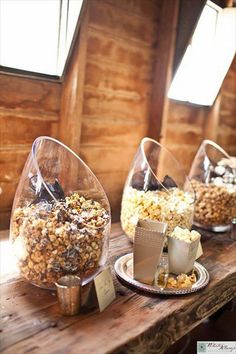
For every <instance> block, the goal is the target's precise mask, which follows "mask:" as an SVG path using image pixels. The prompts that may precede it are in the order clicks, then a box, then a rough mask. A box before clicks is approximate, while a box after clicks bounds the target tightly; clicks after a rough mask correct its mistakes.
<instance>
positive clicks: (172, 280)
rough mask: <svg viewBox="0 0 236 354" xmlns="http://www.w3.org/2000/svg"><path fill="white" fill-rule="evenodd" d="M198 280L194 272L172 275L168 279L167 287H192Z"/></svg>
mask: <svg viewBox="0 0 236 354" xmlns="http://www.w3.org/2000/svg"><path fill="white" fill-rule="evenodd" d="M196 281H197V278H196V275H195V273H194V272H193V273H192V274H191V275H187V274H180V275H178V276H177V277H173V276H170V277H168V280H167V285H166V287H167V289H171V288H178V289H181V288H191V287H192V286H193V284H195V283H196Z"/></svg>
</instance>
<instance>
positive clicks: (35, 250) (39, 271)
mask: <svg viewBox="0 0 236 354" xmlns="http://www.w3.org/2000/svg"><path fill="white" fill-rule="evenodd" d="M12 220H13V221H12V230H11V236H12V241H13V247H14V249H15V253H16V256H17V257H18V259H19V267H20V271H21V274H22V276H24V277H25V278H26V279H28V280H29V281H31V282H32V283H34V284H36V285H39V286H43V287H49V288H51V287H53V285H54V283H55V282H56V281H57V280H58V279H59V278H60V277H61V276H63V275H65V274H68V273H70V274H78V275H79V276H81V277H82V278H83V277H85V276H86V275H88V274H90V273H91V274H92V273H93V272H94V271H95V270H96V268H98V267H99V262H100V259H101V257H102V249H103V244H104V239H105V235H106V233H107V227H109V213H108V212H107V211H106V210H105V209H104V208H103V207H102V206H101V204H100V203H98V202H96V201H94V200H89V199H85V198H84V197H83V196H80V195H79V194H77V193H73V194H72V195H71V196H69V197H66V198H65V199H64V200H63V201H58V202H45V201H41V202H39V203H37V204H32V205H29V206H25V207H21V208H17V209H16V210H15V211H14V214H13V218H12Z"/></svg>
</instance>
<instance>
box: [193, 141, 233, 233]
mask: <svg viewBox="0 0 236 354" xmlns="http://www.w3.org/2000/svg"><path fill="white" fill-rule="evenodd" d="M189 178H190V179H191V182H192V185H193V187H194V189H195V192H196V204H195V214H194V224H195V225H196V226H199V227H202V228H204V229H207V230H211V231H215V232H223V231H227V230H228V229H229V228H230V223H231V219H233V217H235V216H236V158H233V157H230V156H229V155H228V154H227V152H226V151H224V150H223V149H222V148H221V147H220V146H219V145H217V144H216V143H214V142H213V141H211V140H204V141H203V142H202V144H201V146H200V148H199V149H198V152H197V154H196V156H195V159H194V161H193V163H192V167H191V170H190V173H189Z"/></svg>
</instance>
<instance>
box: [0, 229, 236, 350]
mask: <svg viewBox="0 0 236 354" xmlns="http://www.w3.org/2000/svg"><path fill="white" fill-rule="evenodd" d="M203 234H204V235H203V250H204V255H203V256H202V257H201V258H200V263H201V264H203V265H204V266H205V267H206V268H207V270H208V271H209V273H210V283H209V285H208V286H207V287H206V288H205V289H203V290H201V291H200V292H198V293H195V294H191V295H185V296H179V297H177V296H176V297H164V296H147V295H145V294H141V293H137V292H135V291H132V289H129V288H127V287H125V286H124V285H122V284H121V283H120V282H118V281H117V279H116V278H115V276H114V281H115V287H116V293H117V298H116V300H115V301H114V303H113V304H111V305H110V306H109V307H108V308H107V309H106V310H105V311H104V312H102V313H99V312H98V310H97V309H96V310H93V311H89V312H87V313H86V312H85V311H83V312H82V313H81V314H80V315H78V316H73V317H63V316H61V314H60V311H59V308H58V304H57V300H56V297H55V293H54V292H51V291H47V290H42V289H39V288H36V287H34V286H32V285H30V284H28V283H26V282H25V281H23V280H22V279H21V278H20V277H19V276H18V275H17V273H15V272H13V273H8V274H6V276H5V277H3V281H2V285H1V296H2V297H1V305H2V313H1V320H2V322H1V323H2V326H1V332H0V336H1V342H0V343H1V353H4V354H10V353H11V354H12V353H18V354H21V353H22V354H23V353H26V352H30V353H33V354H36V353H37V354H41V353H45V352H47V354H52V353H61V354H65V353H67V354H72V353H73V354H74V353H83V354H95V353H96V354H100V353H101V354H105V353H120V354H121V353H123V354H124V353H141V354H146V353H151V352H155V353H157V354H160V353H164V352H165V350H166V349H167V348H168V346H170V345H171V344H172V343H174V342H175V341H177V340H178V339H179V338H181V337H182V336H183V335H184V334H186V333H188V332H189V331H190V330H191V329H192V328H194V327H195V326H197V325H198V324H199V323H201V322H202V321H203V320H204V319H205V318H207V317H209V316H210V315H211V314H213V313H214V312H216V311H217V310H218V309H219V308H220V307H222V306H223V305H224V304H225V303H227V302H228V301H230V300H231V299H232V298H233V297H234V295H235V291H236V262H235V261H236V259H235V257H236V252H235V251H236V242H235V241H232V240H230V239H229V236H228V235H227V234H217V235H216V234H211V233H203ZM5 235H6V236H7V233H5ZM0 236H3V235H0ZM3 242H4V239H3ZM130 250H131V244H130V243H129V241H128V240H127V238H126V237H125V236H124V235H123V233H122V230H121V229H120V226H119V224H115V225H113V232H112V236H111V239H110V258H109V262H110V264H111V265H113V264H114V262H115V260H116V259H117V258H118V257H119V256H120V255H122V254H125V253H127V252H130ZM98 329H99V335H98Z"/></svg>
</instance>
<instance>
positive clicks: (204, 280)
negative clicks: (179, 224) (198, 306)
mask: <svg viewBox="0 0 236 354" xmlns="http://www.w3.org/2000/svg"><path fill="white" fill-rule="evenodd" d="M162 257H163V258H164V261H165V259H166V261H167V254H163V255H162ZM114 268H115V272H116V275H117V277H118V279H121V280H123V281H124V282H126V283H127V284H128V285H130V286H132V287H135V288H136V289H138V290H141V291H144V292H146V293H151V294H162V295H183V294H190V293H194V292H196V291H198V290H201V289H203V288H204V287H205V286H206V285H207V284H208V283H209V280H210V276H209V273H208V271H207V270H206V268H204V267H203V266H202V265H201V264H200V263H198V262H195V263H194V271H195V274H196V277H197V281H196V283H195V284H193V285H192V287H189V288H179V289H176V288H168V289H167V288H165V289H162V288H161V287H159V286H154V285H148V284H144V283H141V282H139V281H138V280H135V279H133V253H128V254H126V255H124V256H121V257H120V258H118V259H117V261H116V262H115V265H114Z"/></svg>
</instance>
